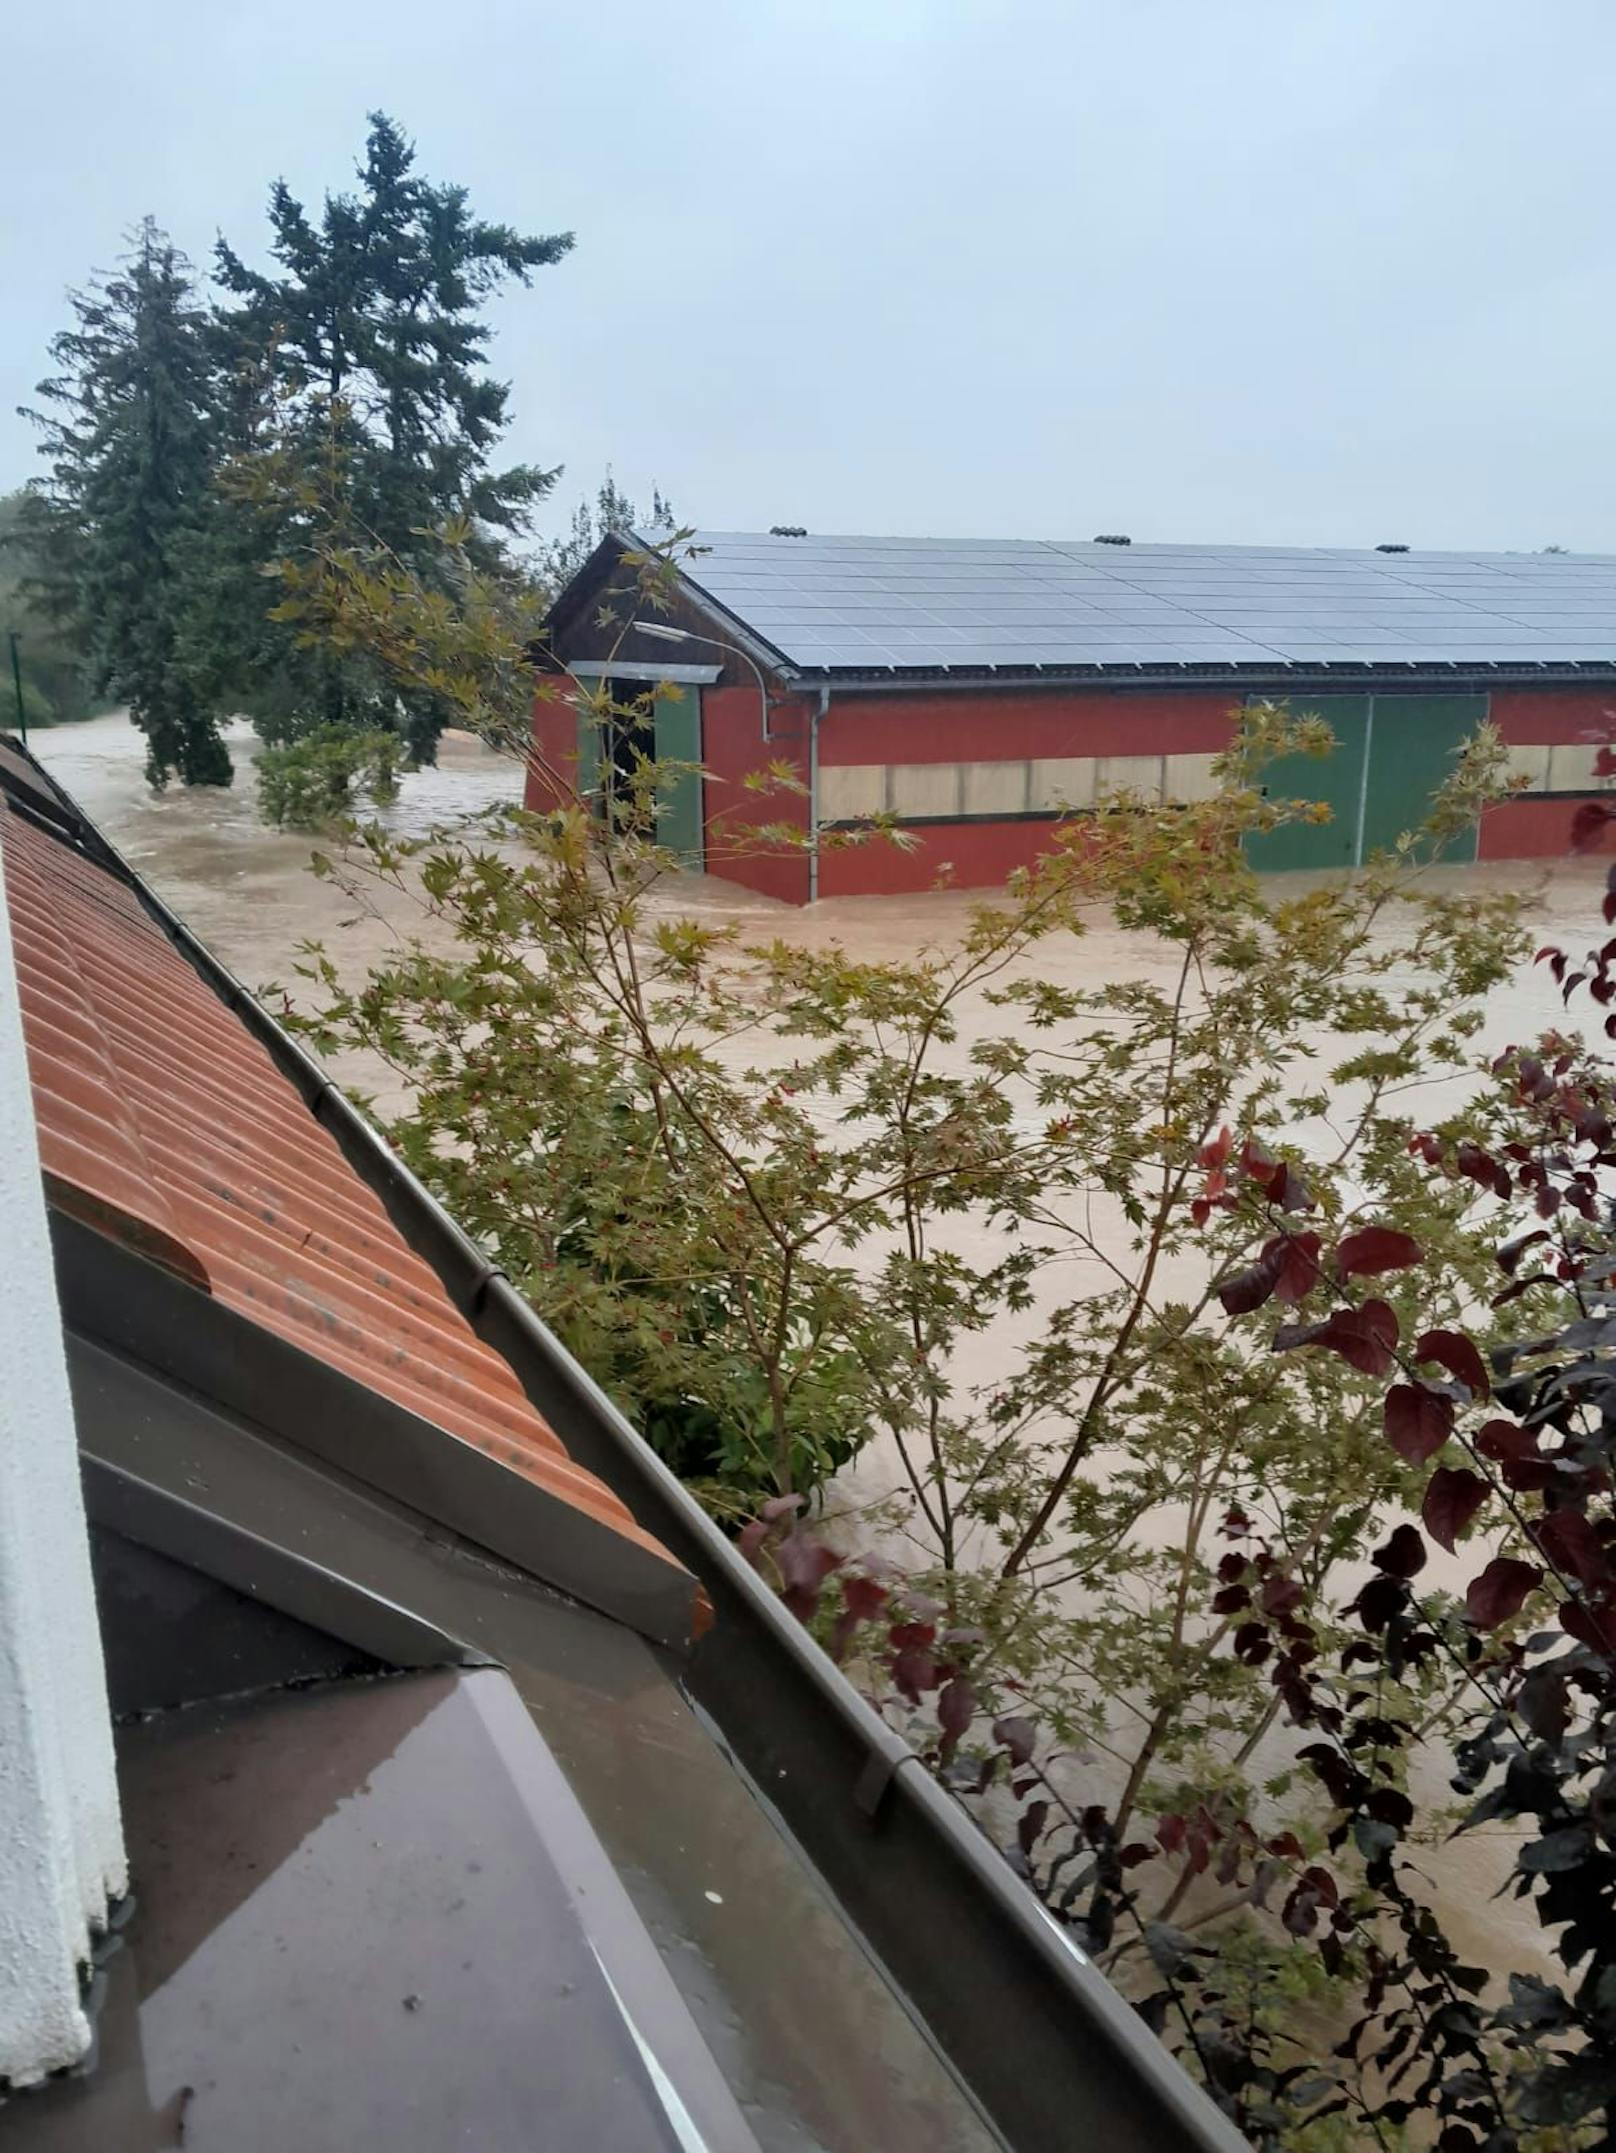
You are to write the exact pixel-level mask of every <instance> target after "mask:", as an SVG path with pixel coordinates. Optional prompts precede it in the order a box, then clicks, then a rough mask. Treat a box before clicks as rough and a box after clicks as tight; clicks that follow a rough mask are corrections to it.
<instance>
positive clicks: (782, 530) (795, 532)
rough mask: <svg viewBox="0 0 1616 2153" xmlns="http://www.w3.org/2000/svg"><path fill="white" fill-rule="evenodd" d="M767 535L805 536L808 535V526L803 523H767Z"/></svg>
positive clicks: (779, 536)
mask: <svg viewBox="0 0 1616 2153" xmlns="http://www.w3.org/2000/svg"><path fill="white" fill-rule="evenodd" d="M769 536H770V537H771V538H806V537H807V536H808V526H807V524H805V523H771V524H770V525H769Z"/></svg>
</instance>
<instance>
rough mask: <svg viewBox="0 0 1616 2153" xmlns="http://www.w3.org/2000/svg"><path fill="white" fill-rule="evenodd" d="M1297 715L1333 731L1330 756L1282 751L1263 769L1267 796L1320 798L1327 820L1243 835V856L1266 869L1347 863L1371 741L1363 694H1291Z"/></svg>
mask: <svg viewBox="0 0 1616 2153" xmlns="http://www.w3.org/2000/svg"><path fill="white" fill-rule="evenodd" d="M1290 709H1291V715H1292V717H1295V718H1322V719H1323V720H1324V722H1325V724H1326V725H1328V726H1329V728H1330V730H1331V732H1332V733H1334V735H1335V746H1334V748H1333V749H1332V750H1331V751H1330V753H1329V754H1328V755H1322V756H1314V755H1283V756H1281V757H1280V759H1279V760H1278V762H1272V763H1270V764H1269V765H1268V767H1267V769H1266V770H1265V771H1264V772H1263V773H1262V784H1263V790H1264V792H1265V793H1266V794H1267V795H1268V797H1269V798H1270V799H1271V800H1321V801H1323V803H1324V804H1325V806H1326V807H1328V808H1329V810H1330V819H1329V821H1328V822H1290V823H1285V824H1282V825H1281V827H1280V828H1279V829H1277V830H1268V831H1265V832H1263V833H1262V834H1261V835H1256V836H1252V837H1249V838H1248V839H1247V840H1246V856H1247V858H1248V859H1249V860H1250V862H1251V864H1252V866H1253V867H1256V868H1260V869H1262V870H1263V871H1264V872H1265V873H1273V872H1277V871H1278V870H1280V869H1282V868H1287V867H1351V866H1352V864H1353V861H1354V859H1355V858H1356V856H1357V855H1356V847H1357V840H1358V811H1359V807H1360V805H1361V803H1362V799H1363V784H1364V758H1365V754H1366V752H1367V749H1368V745H1369V697H1368V696H1367V695H1307V696H1302V695H1298V696H1294V697H1292V699H1291V705H1290Z"/></svg>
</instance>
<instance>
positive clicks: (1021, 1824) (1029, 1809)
mask: <svg viewBox="0 0 1616 2153" xmlns="http://www.w3.org/2000/svg"><path fill="white" fill-rule="evenodd" d="M1048 1816H1049V1804H1048V1802H1029V1803H1028V1804H1027V1806H1026V1808H1025V1809H1024V1810H1023V1811H1022V1812H1021V1814H1020V1816H1019V1817H1018V1818H1017V1819H1016V1840H1017V1843H1018V1844H1019V1845H1020V1848H1021V1851H1022V1853H1023V1854H1025V1855H1028V1856H1029V1857H1030V1856H1031V1854H1032V1850H1033V1848H1034V1847H1035V1846H1036V1845H1037V1844H1038V1836H1039V1834H1040V1833H1041V1832H1042V1830H1043V1828H1044V1824H1045V1822H1046V1820H1047V1819H1048Z"/></svg>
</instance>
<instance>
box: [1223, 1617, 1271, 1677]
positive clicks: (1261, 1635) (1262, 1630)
mask: <svg viewBox="0 0 1616 2153" xmlns="http://www.w3.org/2000/svg"><path fill="white" fill-rule="evenodd" d="M1233 1644H1234V1653H1235V1658H1236V1659H1239V1660H1244V1661H1245V1663H1246V1665H1247V1666H1248V1667H1260V1666H1261V1665H1262V1663H1263V1661H1264V1660H1265V1659H1267V1658H1268V1656H1269V1654H1270V1653H1271V1652H1272V1651H1273V1649H1274V1648H1273V1645H1272V1644H1271V1643H1270V1642H1269V1637H1268V1627H1267V1625H1266V1623H1261V1622H1242V1623H1241V1625H1240V1627H1239V1629H1237V1630H1236V1631H1235V1633H1234V1638H1233Z"/></svg>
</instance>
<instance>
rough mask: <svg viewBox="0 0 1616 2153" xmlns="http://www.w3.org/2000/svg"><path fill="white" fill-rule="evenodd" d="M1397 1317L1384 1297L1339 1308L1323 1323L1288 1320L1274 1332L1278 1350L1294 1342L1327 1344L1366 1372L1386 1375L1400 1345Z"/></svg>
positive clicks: (1311, 1344) (1290, 1345) (1284, 1350)
mask: <svg viewBox="0 0 1616 2153" xmlns="http://www.w3.org/2000/svg"><path fill="white" fill-rule="evenodd" d="M1397 1339H1398V1326H1397V1317H1396V1315H1395V1313H1394V1312H1393V1310H1392V1309H1390V1308H1389V1307H1388V1306H1387V1305H1386V1303H1385V1302H1384V1301H1365V1302H1364V1304H1363V1306H1362V1307H1361V1308H1338V1309H1336V1310H1335V1311H1334V1313H1333V1314H1332V1315H1329V1316H1327V1317H1326V1318H1325V1320H1324V1321H1323V1322H1322V1323H1287V1324H1283V1325H1281V1327H1280V1328H1279V1329H1278V1330H1277V1331H1276V1332H1275V1333H1274V1351H1275V1352H1276V1353H1284V1352H1286V1351H1288V1350H1289V1349H1290V1348H1291V1347H1293V1346H1326V1347H1328V1348H1329V1350H1330V1351H1331V1352H1332V1353H1339V1354H1340V1356H1341V1358H1342V1359H1343V1360H1344V1361H1346V1362H1347V1363H1348V1364H1349V1366H1351V1367H1353V1368H1357V1369H1359V1370H1361V1371H1362V1373H1363V1374H1364V1375H1366V1376H1383V1375H1386V1374H1387V1373H1388V1372H1389V1371H1390V1369H1391V1366H1392V1360H1393V1354H1394V1351H1395V1348H1396V1345H1397Z"/></svg>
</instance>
